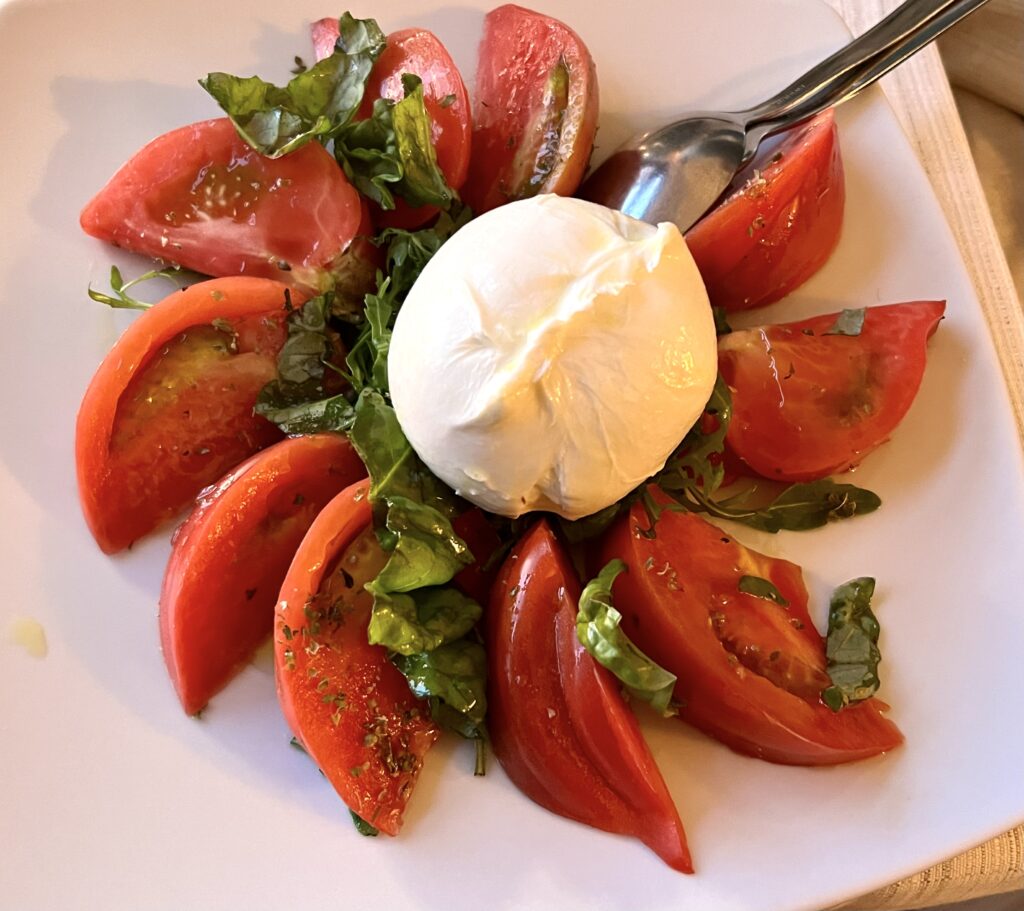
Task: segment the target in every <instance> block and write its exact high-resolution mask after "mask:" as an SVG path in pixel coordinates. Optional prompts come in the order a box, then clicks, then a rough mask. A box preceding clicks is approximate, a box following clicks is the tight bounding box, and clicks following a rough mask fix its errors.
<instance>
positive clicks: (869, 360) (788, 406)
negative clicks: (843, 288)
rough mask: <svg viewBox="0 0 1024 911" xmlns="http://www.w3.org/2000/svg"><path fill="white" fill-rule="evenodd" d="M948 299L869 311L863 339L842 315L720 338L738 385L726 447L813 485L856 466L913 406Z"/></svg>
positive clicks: (724, 362) (730, 377) (781, 476)
mask: <svg viewBox="0 0 1024 911" xmlns="http://www.w3.org/2000/svg"><path fill="white" fill-rule="evenodd" d="M945 308H946V303H945V301H915V302H912V303H905V304H888V305H885V306H881V307H868V308H867V309H866V310H865V311H864V322H863V325H862V326H861V328H860V331H859V333H858V334H857V335H843V334H841V333H836V332H834V331H833V329H834V327H835V326H836V324H837V323H836V321H837V319H838V318H839V316H840V314H838V313H830V314H826V315H825V316H816V317H812V318H811V319H806V320H801V321H799V322H795V323H784V324H781V325H777V326H760V327H757V328H754V329H744V330H742V331H739V332H731V333H729V334H728V335H723V336H721V337H720V338H719V344H718V365H719V370H720V371H721V374H722V377H723V378H724V379H725V381H726V382H727V383H728V384H729V387H730V389H731V390H732V405H733V414H732V422H731V423H730V425H729V431H728V434H727V436H726V444H727V445H728V447H729V449H730V451H731V452H732V453H734V454H735V455H736V456H738V457H739V458H740V459H741V460H742V462H743V463H744V464H745V465H746V466H747V467H749V468H751V469H752V470H753V471H755V472H756V473H758V474H760V475H763V476H764V477H766V478H774V479H778V480H782V481H813V480H816V479H818V478H823V477H827V476H828V475H830V474H835V473H837V472H840V471H846V470H847V469H850V468H853V467H854V466H856V465H858V464H859V463H860V462H861V460H862V459H863V458H864V457H865V456H866V455H867V454H868V453H870V452H871V451H872V450H873V449H875V448H877V447H878V446H880V445H881V444H882V443H884V442H885V441H886V440H887V439H888V438H889V435H890V434H891V433H892V432H893V430H894V429H895V428H896V426H897V425H898V424H899V422H900V421H901V420H903V417H904V415H905V414H906V413H907V410H908V409H909V408H910V406H911V404H912V403H913V401H914V397H915V396H916V395H917V390H918V388H919V387H920V385H921V378H922V376H923V375H924V367H925V353H926V345H927V342H928V339H929V338H930V336H931V334H932V333H933V332H934V331H935V329H936V327H937V326H938V324H939V321H940V320H941V319H942V314H943V313H944V311H945Z"/></svg>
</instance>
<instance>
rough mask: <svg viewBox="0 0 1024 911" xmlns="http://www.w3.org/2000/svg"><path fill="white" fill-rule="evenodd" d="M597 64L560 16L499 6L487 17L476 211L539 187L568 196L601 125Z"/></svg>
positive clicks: (473, 162)
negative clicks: (558, 17) (559, 18)
mask: <svg viewBox="0 0 1024 911" xmlns="http://www.w3.org/2000/svg"><path fill="white" fill-rule="evenodd" d="M597 115H598V88H597V69H596V67H595V66H594V61H593V59H592V58H591V56H590V52H589V51H588V50H587V48H586V45H585V44H584V43H583V41H582V39H581V38H580V37H579V35H577V34H576V33H575V32H574V31H573V30H572V29H571V28H569V27H568V26H567V25H565V24H564V23H562V22H559V21H558V20H557V19H552V18H551V17H550V16H544V15H541V14H540V13H535V12H532V11H531V10H527V9H523V8H522V7H520V6H514V5H511V4H508V5H506V6H499V7H498V8H497V9H495V10H493V11H491V12H490V13H488V14H487V16H486V18H485V19H484V37H483V41H482V42H481V44H480V56H479V62H478V64H477V73H476V85H475V87H474V91H473V152H472V157H471V159H470V166H469V178H468V180H467V181H466V186H465V189H464V192H463V196H464V197H465V199H466V202H468V203H469V205H470V206H471V207H472V208H473V211H474V212H476V213H477V214H479V213H481V212H486V211H487V210H488V209H493V208H495V207H496V206H500V205H503V204H504V203H506V202H511V201H512V200H515V199H524V198H526V197H529V196H535V195H537V194H538V193H558V194H559V195H562V196H571V195H572V194H573V193H575V192H576V188H577V187H578V186H579V184H580V181H581V180H582V179H583V174H584V172H585V171H586V169H587V164H588V162H589V161H590V153H591V150H592V149H593V147H594V135H595V133H596V131H597Z"/></svg>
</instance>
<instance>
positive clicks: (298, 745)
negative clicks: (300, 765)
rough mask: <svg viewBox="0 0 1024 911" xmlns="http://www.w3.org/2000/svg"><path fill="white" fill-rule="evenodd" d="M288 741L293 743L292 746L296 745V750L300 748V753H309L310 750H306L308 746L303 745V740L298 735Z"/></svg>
mask: <svg viewBox="0 0 1024 911" xmlns="http://www.w3.org/2000/svg"><path fill="white" fill-rule="evenodd" d="M288 742H289V743H290V744H291V745H292V746H293V747H294V748H295V749H296V750H298V751H299V752H300V753H305V754H306V755H307V756H308V755H309V752H308V751H307V750H306V748H305V747H304V746H303V745H302V741H300V740H299V738H298V737H293V738H292V739H291V740H289V741H288Z"/></svg>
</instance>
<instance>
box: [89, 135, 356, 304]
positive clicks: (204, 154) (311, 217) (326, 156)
mask: <svg viewBox="0 0 1024 911" xmlns="http://www.w3.org/2000/svg"><path fill="white" fill-rule="evenodd" d="M365 214H366V213H365V209H364V206H363V203H362V201H361V199H360V197H359V194H358V193H357V192H356V190H355V188H354V187H352V185H351V184H350V183H349V182H348V180H346V178H345V175H344V173H343V172H342V170H341V168H339V167H338V164H337V162H336V161H335V160H334V158H333V157H332V156H331V155H330V153H328V152H327V151H326V150H325V149H324V148H323V146H321V145H320V144H319V143H316V142H310V143H307V144H306V145H304V146H303V147H302V148H300V149H299V150H298V151H296V152H293V153H292V154H290V155H286V156H284V157H283V158H277V159H271V158H264V157H263V156H262V155H260V154H259V153H258V152H256V151H255V150H253V149H252V148H250V147H249V146H248V145H246V144H245V142H243V141H242V139H241V138H240V137H239V136H238V133H237V132H236V131H235V128H234V126H233V125H232V124H231V121H230V120H228V119H226V118H223V119H220V120H206V121H203V122H201V123H194V124H192V125H191V126H186V127H181V128H179V129H177V130H172V131H171V132H170V133H165V134H164V135H163V136H160V137H159V138H157V139H154V140H153V141H152V142H151V143H149V144H148V145H147V146H145V147H144V148H142V149H141V150H140V151H139V152H137V153H136V154H135V156H134V157H133V158H131V159H130V160H129V161H128V162H127V163H126V164H125V165H123V166H122V168H121V169H120V170H119V171H118V172H117V173H116V174H115V175H114V176H113V177H112V178H111V179H110V182H109V183H108V184H107V185H106V186H105V187H104V188H103V189H102V190H100V192H99V193H98V194H97V195H96V197H95V198H94V199H93V200H92V201H91V202H90V203H89V204H88V205H87V206H86V207H85V208H84V209H83V210H82V216H81V223H82V228H83V230H84V231H85V232H86V233H87V234H90V235H92V236H93V237H98V238H99V239H100V240H105V241H107V242H109V243H112V244H115V245H116V246H118V247H124V248H125V249H126V250H132V251H134V252H136V253H144V254H146V255H147V256H153V257H156V258H158V259H163V260H168V261H170V262H174V263H178V264H179V265H181V266H184V267H185V268H187V269H192V270H194V271H196V272H201V273H203V274H204V275H242V274H245V275H252V276H257V277H263V278H276V279H278V280H280V281H283V282H286V283H287V284H289V285H292V286H294V287H297V288H303V289H307V290H312V289H317V290H319V289H321V288H323V287H326V284H327V283H328V278H327V277H326V276H327V273H328V272H330V271H331V270H332V268H334V267H336V266H337V264H338V262H339V261H340V260H341V258H342V254H343V253H344V251H345V250H346V248H347V247H348V245H349V244H350V243H351V242H352V239H353V238H354V237H355V236H356V234H358V233H360V232H361V231H365V230H366V229H368V223H364V217H365Z"/></svg>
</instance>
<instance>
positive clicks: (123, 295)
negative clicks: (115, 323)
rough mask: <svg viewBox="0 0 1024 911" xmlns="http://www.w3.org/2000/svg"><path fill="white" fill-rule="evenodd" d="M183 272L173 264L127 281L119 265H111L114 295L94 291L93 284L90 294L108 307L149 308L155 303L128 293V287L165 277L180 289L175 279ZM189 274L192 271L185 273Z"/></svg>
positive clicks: (126, 308)
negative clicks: (141, 299)
mask: <svg viewBox="0 0 1024 911" xmlns="http://www.w3.org/2000/svg"><path fill="white" fill-rule="evenodd" d="M182 274H183V270H182V268H181V267H180V266H171V267H170V268H168V269H153V270H151V271H149V272H143V273H142V275H140V276H139V277H138V278H133V279H132V280H131V281H128V282H126V281H125V280H124V278H123V277H122V275H121V270H120V269H118V268H117V266H111V267H110V290H111V291H113V292H114V296H111V295H109V294H104V293H103V292H102V291H94V290H93V287H92V285H89V290H88V294H89V297H91V298H92V299H93V300H94V301H96V302H97V303H100V304H106V305H107V306H108V307H113V308H114V309H115V310H148V309H149V308H150V307H152V306H153V305H152V304H150V303H147V302H146V301H140V300H138V299H136V298H134V297H130V296H129V295H128V293H127V292H128V289H129V288H131V287H133V286H135V285H138V284H140V283H142V282H148V281H150V280H151V279H154V278H163V279H167V280H168V281H171V282H174V284H175V287H176V288H178V289H180V288H181V285H179V284H178V283H177V282H176V281H175V279H176V278H177V277H178V276H180V275H182ZM184 274H185V275H189V274H192V273H184Z"/></svg>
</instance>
